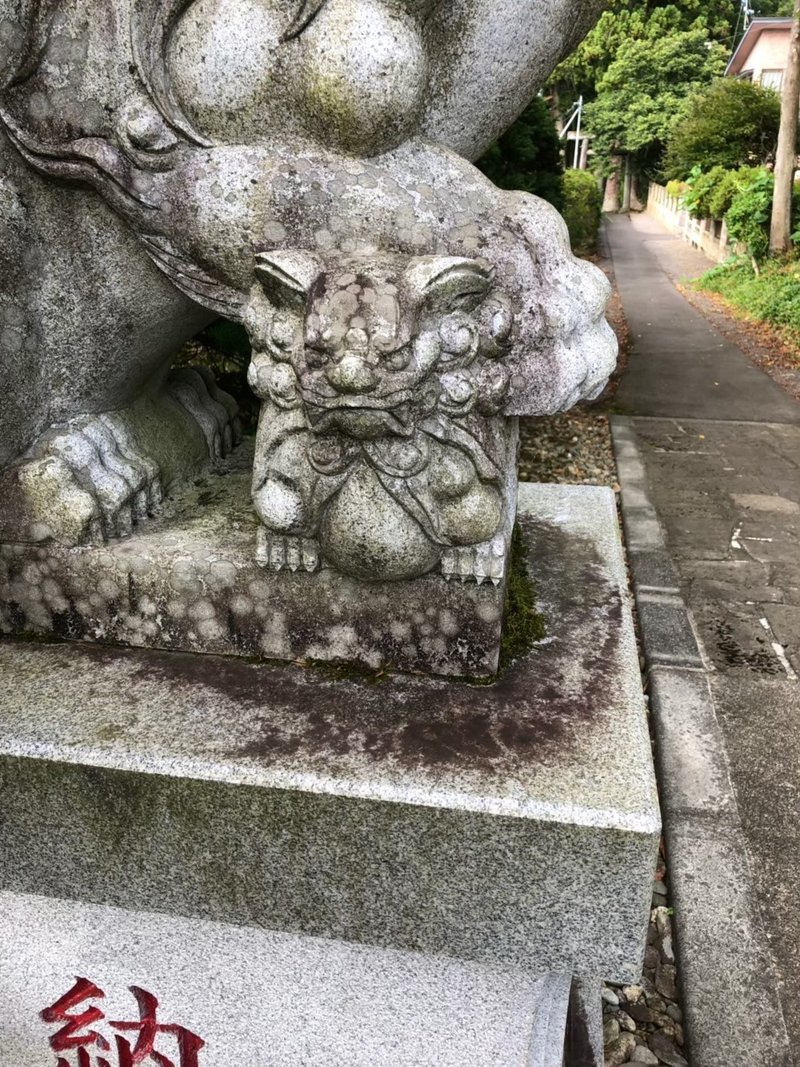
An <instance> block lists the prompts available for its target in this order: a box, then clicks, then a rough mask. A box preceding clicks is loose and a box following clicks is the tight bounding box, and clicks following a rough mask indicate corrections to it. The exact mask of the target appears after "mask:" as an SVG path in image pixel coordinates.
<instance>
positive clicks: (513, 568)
mask: <svg viewBox="0 0 800 1067" xmlns="http://www.w3.org/2000/svg"><path fill="white" fill-rule="evenodd" d="M529 559H530V554H529V548H528V545H527V544H526V542H525V536H524V534H523V533H522V530H521V528H520V526H519V524H517V525H515V526H514V532H513V534H512V536H511V558H510V560H509V568H508V579H507V582H506V603H505V610H504V612H503V636H502V638H501V640H500V667H499V671H498V673H499V674H502V672H503V671H504V670H505V669H506V668H507V667H509V666H510V665H511V663H513V661H514V660H515V659H519V657H520V656H524V655H525V654H526V653H527V652H530V650H531V649H532V648H533V646H534V645H535V644H536V642H537V641H541V640H542V638H543V637H544V636H545V635H546V632H547V631H546V629H545V624H544V618H543V617H542V615H540V613H539V612H538V611H537V610H536V589H535V587H534V584H533V581H532V580H531V576H530V574H529V573H528V567H527V561H528V560H529Z"/></svg>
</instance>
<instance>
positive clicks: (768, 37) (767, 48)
mask: <svg viewBox="0 0 800 1067" xmlns="http://www.w3.org/2000/svg"><path fill="white" fill-rule="evenodd" d="M790 39H791V31H790V29H788V28H786V29H775V30H764V31H763V32H762V33H761V35H760V36H759V37H758V39H757V40H756V43H755V45H754V46H753V49H752V51H751V52H750V55H749V56H748V57H747V59H746V60H745V62H744V64H743V66H742V70H741V73H740V75H739V77H740V78H741V77H747V76H750V75H752V79H753V81H754V82H758V83H759V84H761V83H762V82H764V81H766V82H767V83H768V84H770V79H769V77H768V76H767V77H766V78H765V72H766V71H778V70H780V71H783V70H785V69H786V65H787V63H788V61H789V43H790ZM772 88H773V89H777V88H779V86H778V85H774V84H773V85H772Z"/></svg>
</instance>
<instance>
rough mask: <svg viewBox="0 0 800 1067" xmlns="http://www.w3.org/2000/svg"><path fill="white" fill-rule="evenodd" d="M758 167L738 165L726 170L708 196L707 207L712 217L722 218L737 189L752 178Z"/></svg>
mask: <svg viewBox="0 0 800 1067" xmlns="http://www.w3.org/2000/svg"><path fill="white" fill-rule="evenodd" d="M758 170H759V168H758V167H740V168H739V169H738V170H726V171H725V172H724V174H723V176H722V178H721V179H720V181H719V182H718V183H717V185H716V188H715V189H714V190H713V192H712V193H711V194H710V196H709V198H708V207H709V210H710V212H711V218H712V219H724V218H725V216H726V215H727V214H728V211H729V210H730V206H731V204H732V203H733V198H734V196H736V194H737V193H738V192H739V190H740V189H741V188H742V187H743V186H746V185H747V184H748V183H749V182H751V181H752V180H753V178H754V177H755V175H756V173H757V172H758Z"/></svg>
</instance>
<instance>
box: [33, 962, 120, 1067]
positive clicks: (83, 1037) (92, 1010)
mask: <svg viewBox="0 0 800 1067" xmlns="http://www.w3.org/2000/svg"><path fill="white" fill-rule="evenodd" d="M104 996H105V993H104V992H103V990H102V989H98V988H97V986H96V985H94V983H93V982H90V981H89V980H88V978H77V977H76V979H75V985H74V986H73V987H72V989H70V991H69V993H65V994H64V996H63V997H61V999H60V1000H57V1001H56V1002H55V1004H53V1005H52V1006H51V1007H49V1008H45V1009H44V1011H43V1012H42V1018H43V1019H44V1021H45V1022H46V1023H64V1026H62V1027H61V1029H60V1030H59V1031H58V1032H57V1033H55V1034H53V1036H52V1037H51V1038H50V1047H51V1048H52V1049H53V1052H69V1051H70V1050H71V1049H77V1052H78V1067H91V1057H90V1055H89V1052H88V1048H89V1046H92V1045H94V1046H95V1047H96V1048H98V1049H103V1050H104V1051H105V1050H106V1049H108V1048H109V1044H108V1042H107V1041H106V1039H105V1038H104V1037H103V1036H102V1034H99V1033H98V1032H97V1031H96V1030H89V1031H88V1033H83V1034H82V1033H80V1032H79V1031H81V1030H84V1029H85V1028H86V1027H89V1026H91V1025H92V1024H93V1023H96V1022H100V1020H101V1019H104V1018H105V1015H104V1014H103V1012H102V1011H100V1009H99V1008H97V1007H95V1006H94V1005H92V1006H91V1007H88V1008H87V1009H86V1010H85V1011H84V1012H81V1014H80V1015H70V1014H69V1013H70V1011H72V1009H73V1008H76V1007H77V1006H78V1005H79V1004H80V1003H82V1001H84V1000H90V999H91V998H92V997H96V998H98V999H102V998H103V997H104ZM57 1067H70V1064H69V1061H68V1060H67V1059H66V1058H65V1057H63V1056H59V1058H58V1064H57ZM97 1067H111V1064H110V1063H109V1062H108V1060H107V1059H104V1058H103V1057H102V1056H98V1057H97Z"/></svg>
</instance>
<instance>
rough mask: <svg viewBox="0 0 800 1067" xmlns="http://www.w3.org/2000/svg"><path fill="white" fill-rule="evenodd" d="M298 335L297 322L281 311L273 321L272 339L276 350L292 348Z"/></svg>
mask: <svg viewBox="0 0 800 1067" xmlns="http://www.w3.org/2000/svg"><path fill="white" fill-rule="evenodd" d="M296 333H297V320H296V319H295V317H294V316H293V315H289V314H287V313H286V312H285V311H279V312H278V313H277V314H276V316H275V318H274V319H273V320H272V331H271V333H270V338H271V340H272V343H273V344H274V345H275V346H276V348H284V349H285V348H291V346H292V344H293V343H294V339H295V335H296Z"/></svg>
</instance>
